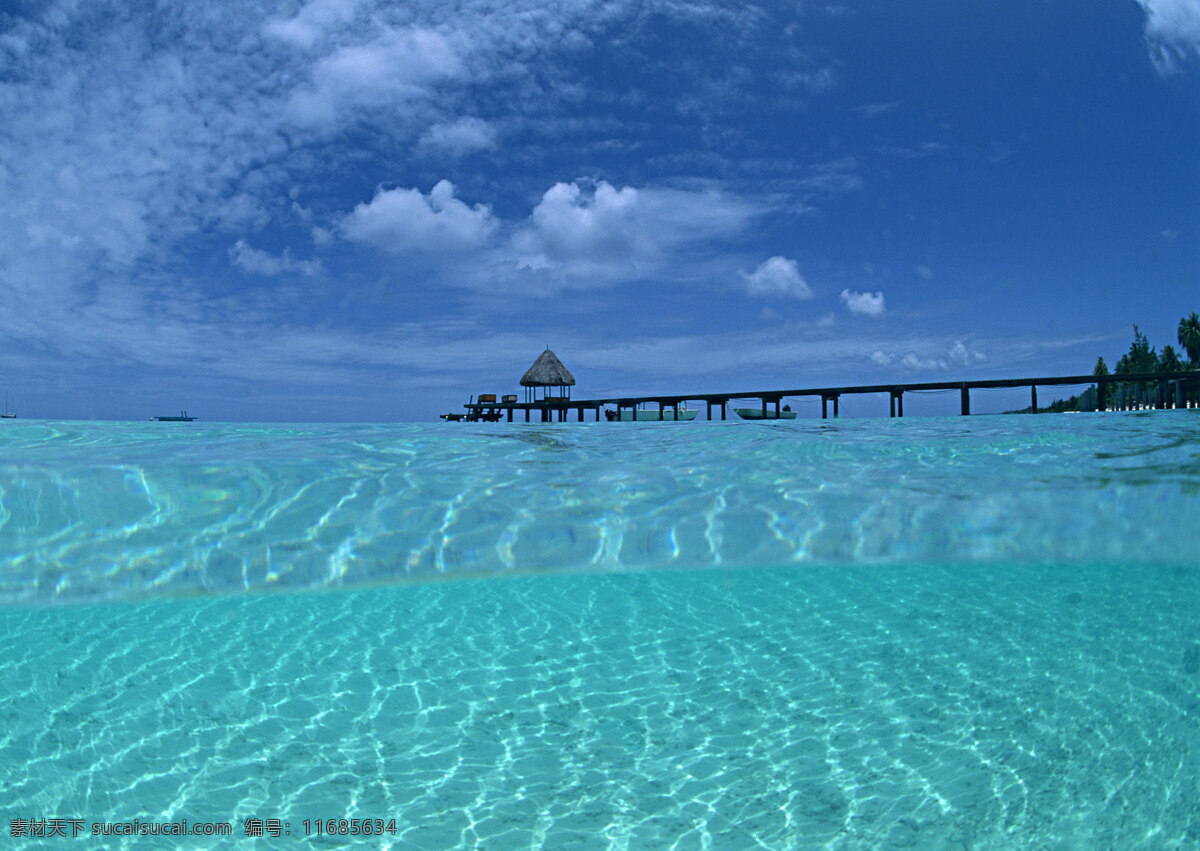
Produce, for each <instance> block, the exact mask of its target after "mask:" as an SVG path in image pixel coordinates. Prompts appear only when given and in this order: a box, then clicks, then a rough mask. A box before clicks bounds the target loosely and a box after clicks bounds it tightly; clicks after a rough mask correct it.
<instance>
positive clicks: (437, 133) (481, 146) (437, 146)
mask: <svg viewBox="0 0 1200 851" xmlns="http://www.w3.org/2000/svg"><path fill="white" fill-rule="evenodd" d="M417 144H418V145H419V146H420V147H421V148H424V149H426V150H431V151H435V152H441V153H448V154H451V155H452V156H456V157H461V156H465V155H467V154H470V153H474V152H475V151H485V150H489V149H491V148H494V147H496V129H495V128H494V127H492V125H490V124H488V123H487V122H486V121H483V120H482V119H479V118H460V119H459V120H457V121H453V122H449V123H442V124H435V125H433V126H432V127H430V128H429V129H428V130H426V131H425V132H424V133H423V134H421V138H420V140H419V141H418V143H417Z"/></svg>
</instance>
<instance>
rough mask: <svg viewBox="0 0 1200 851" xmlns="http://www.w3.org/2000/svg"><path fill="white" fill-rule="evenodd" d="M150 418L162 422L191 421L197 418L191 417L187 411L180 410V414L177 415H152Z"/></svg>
mask: <svg viewBox="0 0 1200 851" xmlns="http://www.w3.org/2000/svg"><path fill="white" fill-rule="evenodd" d="M150 419H151V420H154V421H155V422H160V423H190V422H192V421H193V420H195V419H196V418H195V417H189V416H188V412H187V411H180V412H179V416H177V417H172V416H162V417H151V418H150Z"/></svg>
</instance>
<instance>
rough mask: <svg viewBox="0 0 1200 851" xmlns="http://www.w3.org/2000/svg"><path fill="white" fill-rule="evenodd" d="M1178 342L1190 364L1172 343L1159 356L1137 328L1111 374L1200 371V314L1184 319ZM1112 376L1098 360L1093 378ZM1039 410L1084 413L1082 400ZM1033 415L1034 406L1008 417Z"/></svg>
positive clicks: (1163, 348) (1101, 358)
mask: <svg viewBox="0 0 1200 851" xmlns="http://www.w3.org/2000/svg"><path fill="white" fill-rule="evenodd" d="M1176 338H1177V342H1178V343H1179V346H1180V348H1182V349H1183V351H1184V353H1185V354H1186V355H1187V359H1186V360H1185V359H1184V358H1183V357H1182V356H1181V355H1180V353H1179V352H1178V351H1177V350H1176V349H1175V347H1174V346H1172V345H1171V344H1169V343H1168V344H1167V345H1165V346H1163V347H1162V349H1161V350H1160V351H1158V352H1156V351H1155V350H1154V346H1152V345H1151V344H1150V339H1149V338H1148V337H1147V336H1146V335H1145V334H1143V333H1142V331H1141V329H1140V328H1138V326H1136V325H1134V326H1133V342H1132V343H1130V344H1129V351H1128V352H1126V353H1125V354H1123V355H1121V358H1120V360H1118V361H1117V365H1116V366H1115V367H1113V370H1112V373H1111V374H1112V375H1136V374H1139V373H1146V372H1186V371H1189V370H1196V369H1200V314H1197V313H1196V312H1194V311H1193V312H1192V313H1191V314H1190V315H1189V316H1185V317H1183V318H1182V319H1180V320H1179V327H1178V329H1177V334H1176ZM1109 374H1110V373H1109V370H1108V364H1107V363H1105V362H1104V358H1103V356H1101V357H1099V358H1097V359H1096V365H1095V367H1093V368H1092V375H1109ZM1038 410H1039V411H1047V412H1051V413H1061V412H1065V411H1078V410H1080V403H1079V397H1078V396H1072V397H1071V398H1069V399H1059V400H1057V401H1055V402H1053V403H1051V404H1050V405H1049V406H1047V407H1045V408H1039V409H1038ZM1032 412H1033V407H1032V406H1030V407H1028V408H1024V409H1022V410H1020V411H1009V412H1008V413H1010V414H1028V413H1032Z"/></svg>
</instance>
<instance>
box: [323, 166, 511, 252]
mask: <svg viewBox="0 0 1200 851" xmlns="http://www.w3.org/2000/svg"><path fill="white" fill-rule="evenodd" d="M498 224H499V223H498V222H497V220H496V219H495V217H494V216H492V211H491V209H490V208H488V207H485V206H484V205H482V204H476V205H475V206H474V207H468V206H467V205H466V204H464V203H463V202H462V201H460V200H458V199H457V198H455V197H454V184H452V183H450V181H448V180H441V181H438V183H437V185H435V186H434V187H433V189H431V190H430V192H429V194H428V195H422V194H421V191H420V190H419V189H380V190H378V191H377V192H376V193H375V197H374V198H373V199H372V200H371V202H370V203H369V204H359V205H358V206H357V207H355V208H354V212H353V213H351V214H350V215H348V216H347V217H346V218H345V219H344V220H343V221H342V232H343V233H344V234H345V236H346V238H347V239H350V240H352V241H354V242H363V243H367V244H368V245H374V246H375V247H376V248H382V249H385V250H387V251H393V252H405V251H432V252H437V251H446V250H463V249H473V248H480V247H482V246H483V245H484V243H486V242H487V240H488V238H489V237H490V236H491V235H492V233H493V232H494V231H495V230H496V228H497V226H498Z"/></svg>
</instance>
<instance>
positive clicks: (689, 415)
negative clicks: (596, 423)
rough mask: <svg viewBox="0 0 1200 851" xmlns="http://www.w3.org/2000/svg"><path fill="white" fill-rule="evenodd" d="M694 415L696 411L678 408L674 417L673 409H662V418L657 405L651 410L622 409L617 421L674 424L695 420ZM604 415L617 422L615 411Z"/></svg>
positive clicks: (606, 412)
mask: <svg viewBox="0 0 1200 851" xmlns="http://www.w3.org/2000/svg"><path fill="white" fill-rule="evenodd" d="M696 413H697V412H696V411H689V410H688V409H687V408H680V409H679V416H676V415H675V409H674V408H663V409H662V416H659V412H658V406H657V405H655V406H654V407H652V408H637V409H632V408H622V409H621V414H620V419H619V421H620V422H623V423H631V422H639V423H643V422H645V423H649V422H655V423H657V422H662V421H664V420H669V421H671V422H675V421H676V420H678V421H680V422H682V421H686V420H694V419H696ZM604 414H605V416H607V417H608V418H609V419H610V420H612V421H618V417H617V412H616V411H605V412H604Z"/></svg>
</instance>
